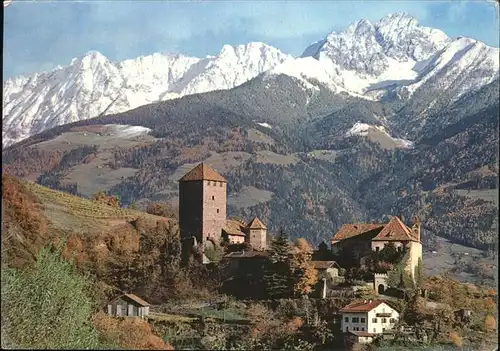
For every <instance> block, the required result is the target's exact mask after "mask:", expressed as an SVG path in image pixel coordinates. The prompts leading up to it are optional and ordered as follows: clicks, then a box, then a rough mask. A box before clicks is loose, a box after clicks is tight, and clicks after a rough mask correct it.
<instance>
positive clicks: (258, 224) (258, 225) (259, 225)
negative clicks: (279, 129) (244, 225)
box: [248, 217, 267, 229]
mask: <svg viewBox="0 0 500 351" xmlns="http://www.w3.org/2000/svg"><path fill="white" fill-rule="evenodd" d="M248 228H251V229H267V228H266V226H265V225H264V223H262V221H261V220H260V219H258V218H257V217H254V219H252V221H251V222H250V223H248Z"/></svg>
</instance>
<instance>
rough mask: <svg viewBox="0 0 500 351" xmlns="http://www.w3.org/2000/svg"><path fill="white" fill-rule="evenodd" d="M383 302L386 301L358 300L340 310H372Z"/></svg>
mask: <svg viewBox="0 0 500 351" xmlns="http://www.w3.org/2000/svg"><path fill="white" fill-rule="evenodd" d="M381 303H386V301H384V300H363V301H357V302H353V303H350V304H348V305H347V306H344V307H343V308H341V309H340V310H339V311H340V312H370V311H371V310H373V309H374V308H375V307H377V306H378V305H380V304H381Z"/></svg>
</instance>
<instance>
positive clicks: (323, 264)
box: [311, 261, 339, 269]
mask: <svg viewBox="0 0 500 351" xmlns="http://www.w3.org/2000/svg"><path fill="white" fill-rule="evenodd" d="M311 263H312V265H313V267H314V268H316V269H328V268H332V267H338V266H339V265H338V264H337V262H335V261H311Z"/></svg>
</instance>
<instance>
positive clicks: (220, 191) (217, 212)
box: [201, 180, 227, 241]
mask: <svg viewBox="0 0 500 351" xmlns="http://www.w3.org/2000/svg"><path fill="white" fill-rule="evenodd" d="M226 185H227V184H226V183H225V182H217V181H213V180H204V181H203V195H202V197H201V198H202V199H203V201H202V206H203V212H202V218H203V220H202V222H203V223H202V232H203V238H204V239H205V240H206V239H207V238H214V239H215V240H217V241H220V239H221V234H222V232H221V231H222V228H223V227H224V225H225V223H226Z"/></svg>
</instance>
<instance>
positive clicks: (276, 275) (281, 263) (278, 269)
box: [264, 229, 292, 298]
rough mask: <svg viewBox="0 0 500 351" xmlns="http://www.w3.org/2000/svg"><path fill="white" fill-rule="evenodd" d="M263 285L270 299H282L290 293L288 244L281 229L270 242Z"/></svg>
mask: <svg viewBox="0 0 500 351" xmlns="http://www.w3.org/2000/svg"><path fill="white" fill-rule="evenodd" d="M269 253H270V255H269V259H268V261H267V262H266V269H265V274H264V284H265V287H266V292H267V295H268V296H269V297H270V298H284V297H287V296H289V295H290V292H291V283H292V280H291V271H290V244H289V243H288V237H287V236H286V234H285V232H284V231H283V229H281V230H280V233H279V235H278V236H277V237H276V238H274V239H273V241H272V242H271V247H270V249H269Z"/></svg>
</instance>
